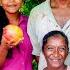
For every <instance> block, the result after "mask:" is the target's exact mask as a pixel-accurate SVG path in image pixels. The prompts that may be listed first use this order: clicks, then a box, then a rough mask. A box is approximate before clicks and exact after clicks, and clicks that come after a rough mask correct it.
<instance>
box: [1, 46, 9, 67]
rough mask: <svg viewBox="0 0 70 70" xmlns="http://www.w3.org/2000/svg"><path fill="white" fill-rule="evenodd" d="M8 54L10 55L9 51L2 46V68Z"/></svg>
mask: <svg viewBox="0 0 70 70" xmlns="http://www.w3.org/2000/svg"><path fill="white" fill-rule="evenodd" d="M7 53H8V49H6V48H5V47H3V46H1V45H0V67H1V66H2V65H3V64H4V61H5V60H6V56H7Z"/></svg>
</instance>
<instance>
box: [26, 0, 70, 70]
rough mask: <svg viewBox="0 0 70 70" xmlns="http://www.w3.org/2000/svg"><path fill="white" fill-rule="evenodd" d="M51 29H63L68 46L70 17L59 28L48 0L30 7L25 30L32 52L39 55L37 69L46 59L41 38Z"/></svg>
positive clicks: (44, 64)
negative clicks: (32, 7)
mask: <svg viewBox="0 0 70 70" xmlns="http://www.w3.org/2000/svg"><path fill="white" fill-rule="evenodd" d="M53 30H59V31H63V32H64V33H65V34H66V35H67V37H68V39H69V46H70V19H69V20H68V21H67V22H66V24H65V25H64V27H63V28H61V27H60V26H59V24H57V22H56V20H55V18H54V16H53V13H52V10H51V7H50V0H47V1H45V2H43V3H42V4H40V5H38V6H36V7H35V8H34V9H32V11H31V13H30V16H29V20H28V29H27V31H28V34H29V36H30V39H31V43H32V45H33V52H32V54H33V55H36V56H40V59H39V67H38V70H43V68H45V67H46V60H45V58H44V56H43V54H42V39H43V37H44V35H45V34H46V33H48V32H50V31H53ZM68 62H69V61H68ZM69 63H70V62H69ZM69 63H68V64H69Z"/></svg>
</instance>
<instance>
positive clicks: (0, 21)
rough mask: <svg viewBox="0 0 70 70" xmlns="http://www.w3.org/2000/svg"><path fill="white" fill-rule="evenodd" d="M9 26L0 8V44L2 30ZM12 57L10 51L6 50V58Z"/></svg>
mask: <svg viewBox="0 0 70 70" xmlns="http://www.w3.org/2000/svg"><path fill="white" fill-rule="evenodd" d="M8 24H9V21H8V18H7V16H6V14H5V11H4V9H3V8H2V7H1V6H0V44H1V39H2V34H3V28H4V27H5V26H6V25H8ZM11 56H12V49H9V50H8V54H7V58H10V57H11Z"/></svg>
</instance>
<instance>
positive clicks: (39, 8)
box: [30, 1, 47, 15]
mask: <svg viewBox="0 0 70 70" xmlns="http://www.w3.org/2000/svg"><path fill="white" fill-rule="evenodd" d="M46 5H47V2H46V1H45V2H43V3H41V4H39V5H37V6H36V7H34V8H33V9H32V10H31V12H30V15H34V14H39V13H41V12H42V11H44V9H46V7H47V6H46Z"/></svg>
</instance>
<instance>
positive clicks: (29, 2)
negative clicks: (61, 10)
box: [20, 0, 44, 15]
mask: <svg viewBox="0 0 70 70" xmlns="http://www.w3.org/2000/svg"><path fill="white" fill-rule="evenodd" d="M42 1H44V0H25V2H24V4H23V5H22V7H21V9H20V11H21V12H22V13H23V14H25V15H29V14H30V11H31V9H32V8H33V7H35V6H36V5H38V4H40V3H41V2H42Z"/></svg>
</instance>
